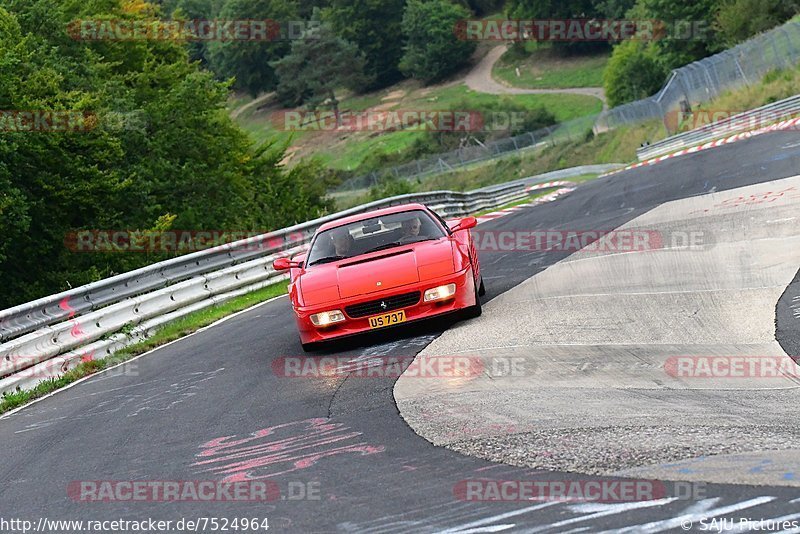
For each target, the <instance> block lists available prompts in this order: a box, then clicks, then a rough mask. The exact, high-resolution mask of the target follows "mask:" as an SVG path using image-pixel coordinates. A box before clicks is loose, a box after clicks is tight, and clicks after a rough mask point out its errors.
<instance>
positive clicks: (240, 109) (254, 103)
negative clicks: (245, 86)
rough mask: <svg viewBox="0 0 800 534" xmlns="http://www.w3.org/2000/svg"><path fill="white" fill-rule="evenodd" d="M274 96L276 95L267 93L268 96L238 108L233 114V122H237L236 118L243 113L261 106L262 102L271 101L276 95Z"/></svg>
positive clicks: (265, 95) (260, 97) (264, 95)
mask: <svg viewBox="0 0 800 534" xmlns="http://www.w3.org/2000/svg"><path fill="white" fill-rule="evenodd" d="M274 94H275V93H266V94H263V95H261V96H259V97H258V98H256V99H254V100H251V101H250V102H248V103H247V104H245V105H243V106H240V107H238V108H236V109H234V110H233V111H232V112H231V118H232V119H233V120H236V118H237V117H238V116H239V115H241V114H242V113H244V112H245V111H247V110H248V109H250V108H252V107H254V106H257V105H259V104H261V103H262V102H264V101H265V100H268V99H269V98H271V97H272V95H274Z"/></svg>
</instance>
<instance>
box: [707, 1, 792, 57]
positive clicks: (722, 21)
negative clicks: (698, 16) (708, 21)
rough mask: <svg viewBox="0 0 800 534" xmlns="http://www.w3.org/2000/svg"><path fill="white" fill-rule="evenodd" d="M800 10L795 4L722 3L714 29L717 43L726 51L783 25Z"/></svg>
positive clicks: (785, 2) (788, 2)
mask: <svg viewBox="0 0 800 534" xmlns="http://www.w3.org/2000/svg"><path fill="white" fill-rule="evenodd" d="M799 8H800V4H799V3H798V2H797V0H724V1H723V2H722V4H721V5H720V7H719V11H717V16H716V18H715V20H714V27H715V29H716V30H717V32H718V34H719V35H718V39H719V41H720V43H721V44H722V45H723V46H725V47H726V48H727V47H730V46H733V45H735V44H737V43H740V42H742V41H744V40H746V39H748V38H749V37H752V36H753V35H755V34H757V33H760V32H763V31H766V30H769V29H770V28H773V27H775V26H777V25H779V24H782V23H783V22H785V21H787V20H789V19H790V18H792V16H793V15H794V14H795V13H797V12H798V10H799Z"/></svg>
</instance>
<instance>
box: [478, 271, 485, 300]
mask: <svg viewBox="0 0 800 534" xmlns="http://www.w3.org/2000/svg"><path fill="white" fill-rule="evenodd" d="M485 294H486V286H484V285H483V276H481V287H480V288H479V289H478V295H480V296H481V297H482V296H484V295H485Z"/></svg>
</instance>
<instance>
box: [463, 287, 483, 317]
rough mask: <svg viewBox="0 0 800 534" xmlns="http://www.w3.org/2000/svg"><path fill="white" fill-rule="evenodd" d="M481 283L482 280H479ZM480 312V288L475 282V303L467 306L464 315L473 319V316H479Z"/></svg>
mask: <svg viewBox="0 0 800 534" xmlns="http://www.w3.org/2000/svg"><path fill="white" fill-rule="evenodd" d="M481 285H483V280H481ZM481 313H483V308H482V307H481V296H480V289H478V287H477V284H475V305H474V306H470V307H469V308H467V309H466V310H465V315H466V317H467V318H468V319H474V318H475V317H480V316H481Z"/></svg>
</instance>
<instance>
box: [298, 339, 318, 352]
mask: <svg viewBox="0 0 800 534" xmlns="http://www.w3.org/2000/svg"><path fill="white" fill-rule="evenodd" d="M300 346H301V347H303V352H314V351H315V350H317V349H318V348H319V343H303V342H302V341H301V342H300Z"/></svg>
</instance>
